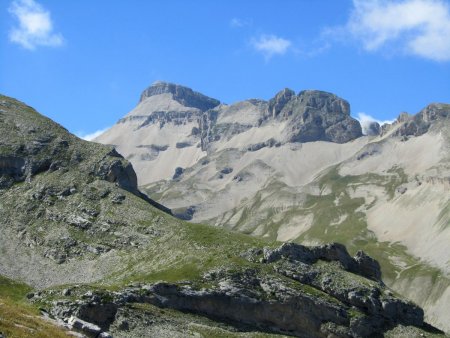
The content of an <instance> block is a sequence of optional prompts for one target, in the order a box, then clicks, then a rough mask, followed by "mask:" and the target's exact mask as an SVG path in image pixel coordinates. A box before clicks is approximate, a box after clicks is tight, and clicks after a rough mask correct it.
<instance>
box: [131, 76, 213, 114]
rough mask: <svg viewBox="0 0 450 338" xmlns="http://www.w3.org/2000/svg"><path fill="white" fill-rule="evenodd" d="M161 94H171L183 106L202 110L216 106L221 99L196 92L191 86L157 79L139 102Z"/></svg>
mask: <svg viewBox="0 0 450 338" xmlns="http://www.w3.org/2000/svg"><path fill="white" fill-rule="evenodd" d="M160 94H171V95H172V97H173V99H174V100H175V101H177V102H179V103H180V104H182V105H183V106H186V107H192V108H198V109H200V110H202V111H206V110H208V109H211V108H214V107H215V106H217V105H219V104H220V101H218V100H216V99H213V98H210V97H208V96H206V95H203V94H201V93H198V92H194V91H193V90H192V89H191V88H188V87H184V86H180V85H177V84H173V83H168V82H163V81H157V82H155V83H153V84H152V85H151V86H150V87H149V88H147V89H146V90H144V91H143V92H142V94H141V98H140V100H139V102H142V101H143V100H145V99H146V98H148V97H150V96H154V95H160Z"/></svg>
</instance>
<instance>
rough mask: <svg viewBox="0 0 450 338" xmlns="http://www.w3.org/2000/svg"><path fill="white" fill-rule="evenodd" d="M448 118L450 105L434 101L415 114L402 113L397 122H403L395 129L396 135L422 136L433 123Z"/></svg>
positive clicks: (449, 116)
mask: <svg viewBox="0 0 450 338" xmlns="http://www.w3.org/2000/svg"><path fill="white" fill-rule="evenodd" d="M448 118H450V105H449V104H443V103H433V104H430V105H428V106H427V107H425V108H424V109H423V110H422V111H420V112H419V113H418V114H416V115H414V116H409V115H408V114H406V113H403V114H401V115H400V116H399V117H398V119H397V122H398V123H403V124H402V125H401V126H400V127H399V129H397V130H396V131H395V133H394V135H395V136H420V135H423V134H425V133H426V132H427V131H428V130H429V129H430V127H431V126H432V125H433V124H435V123H437V122H439V121H440V120H443V119H448Z"/></svg>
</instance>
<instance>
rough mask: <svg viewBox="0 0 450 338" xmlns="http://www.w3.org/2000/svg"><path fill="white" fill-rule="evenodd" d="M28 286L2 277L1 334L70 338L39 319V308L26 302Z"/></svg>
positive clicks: (7, 335) (24, 337) (0, 295)
mask: <svg viewBox="0 0 450 338" xmlns="http://www.w3.org/2000/svg"><path fill="white" fill-rule="evenodd" d="M30 290H31V287H29V286H28V285H26V284H22V283H19V282H14V281H12V280H10V279H8V278H6V277H3V276H0V332H2V333H3V334H5V335H6V337H16V338H22V337H23V338H28V337H31V336H33V337H38V338H47V337H55V338H59V337H68V335H67V333H66V331H64V330H63V329H61V328H59V327H57V326H55V325H53V324H51V323H50V322H47V321H45V320H44V319H42V318H41V317H39V311H38V309H37V308H35V307H33V306H31V305H30V304H29V303H27V302H26V300H25V295H26V294H27V293H28V292H29V291H30Z"/></svg>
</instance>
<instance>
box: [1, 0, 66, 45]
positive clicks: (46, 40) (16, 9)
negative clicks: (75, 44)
mask: <svg viewBox="0 0 450 338" xmlns="http://www.w3.org/2000/svg"><path fill="white" fill-rule="evenodd" d="M9 12H10V13H11V15H12V16H13V17H14V18H16V19H17V21H18V23H17V26H15V27H13V28H12V29H11V31H10V32H9V39H10V41H11V42H14V43H17V44H19V45H21V46H22V47H24V48H26V49H30V50H34V49H35V48H36V47H38V46H50V47H56V46H61V45H62V44H63V42H64V39H63V37H62V35H61V34H60V33H55V32H54V30H53V22H52V19H51V16H50V12H49V11H48V10H46V9H45V8H44V7H42V5H40V4H39V3H37V2H36V1H34V0H14V1H13V2H12V3H11V6H10V7H9Z"/></svg>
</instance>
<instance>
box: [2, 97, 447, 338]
mask: <svg viewBox="0 0 450 338" xmlns="http://www.w3.org/2000/svg"><path fill="white" fill-rule="evenodd" d="M0 159H1V161H0V163H1V167H0V168H1V177H0V181H1V182H2V184H1V185H0V201H1V202H0V212H1V214H2V218H1V220H0V248H1V250H2V255H1V256H0V274H1V275H3V276H5V277H8V278H9V279H5V277H1V278H0V284H1V288H0V304H1V305H0V332H2V335H3V336H6V337H14V336H15V335H20V334H21V335H24V334H23V333H20V334H19V333H18V332H19V331H20V330H22V331H20V332H32V333H33V334H38V333H39V332H38V331H37V330H38V328H37V327H36V326H33V327H29V326H27V325H29V324H27V323H28V322H29V318H30V315H29V314H27V313H28V312H26V311H29V310H25V308H24V307H23V302H25V301H26V300H25V294H21V293H19V294H18V292H19V291H17V290H29V289H30V288H31V289H32V290H31V292H28V294H27V296H26V298H28V299H29V301H31V304H32V306H33V307H34V308H35V309H37V308H40V309H41V311H43V313H44V314H45V315H47V316H48V317H50V318H52V320H53V321H54V322H55V323H59V324H60V325H62V327H66V328H67V329H69V330H75V331H78V332H80V333H81V334H83V335H84V336H87V337H108V336H111V335H112V336H117V337H143V336H158V337H185V336H189V335H197V336H200V337H214V336H227V337H233V336H239V337H242V336H248V337H252V336H255V334H261V335H263V336H264V335H265V336H268V337H270V336H271V335H272V336H274V335H277V334H283V335H289V336H299V337H367V336H371V335H377V334H385V335H387V336H389V335H394V336H395V332H412V333H414V334H436V335H438V336H439V335H440V333H439V331H437V330H435V329H433V328H432V327H430V326H428V325H427V324H425V323H424V319H423V311H422V310H421V309H420V308H419V307H418V306H416V305H414V304H413V303H411V302H408V301H406V300H404V299H401V298H399V297H397V296H394V295H393V294H392V293H391V292H390V291H389V289H388V288H386V287H385V285H384V284H383V282H381V280H380V276H381V272H380V267H379V264H378V263H377V262H376V261H374V260H373V259H372V258H370V257H369V256H367V255H366V254H364V253H363V252H358V253H357V254H356V255H355V256H354V257H351V256H350V255H349V254H348V252H347V250H346V249H345V247H343V246H342V245H339V244H329V245H325V246H319V247H306V246H302V245H297V244H284V245H281V246H280V243H276V242H273V241H266V240H259V239H256V238H251V237H249V236H245V235H242V234H238V233H234V232H230V231H227V230H224V229H220V228H214V227H210V226H205V225H201V224H191V223H185V222H182V221H180V220H177V219H175V218H174V217H172V216H171V215H170V214H168V213H167V212H165V211H166V209H165V208H164V207H162V206H160V205H158V204H156V203H154V202H152V201H151V200H150V199H149V198H148V197H146V196H144V195H143V194H142V193H140V192H139V190H138V189H137V187H136V179H135V173H134V170H133V168H132V167H131V166H130V165H129V163H128V162H127V161H126V160H124V159H123V158H122V157H121V156H120V155H119V154H118V153H116V152H115V151H114V150H113V149H112V148H111V147H110V146H103V145H99V144H95V143H89V142H85V141H82V140H80V139H78V138H76V137H75V136H73V135H71V134H69V133H68V132H67V131H66V130H65V129H64V128H62V127H61V126H59V125H57V124H55V123H54V122H52V121H51V120H49V119H47V118H45V117H43V116H41V115H39V114H38V113H37V112H36V111H34V110H33V109H32V108H30V107H28V106H26V105H24V104H22V103H21V102H19V101H16V100H14V99H11V98H8V97H5V96H1V97H0ZM155 206H156V208H155ZM11 279H12V280H15V281H22V282H26V283H28V284H29V285H30V287H18V286H17V285H16V284H15V283H17V282H14V281H11ZM20 292H22V291H20ZM10 295H14V297H13V296H10ZM20 295H22V296H20ZM19 296H20V297H19ZM10 297H12V298H10ZM5 304H7V305H8V308H7V309H8V310H5ZM27 309H28V308H27ZM4 311H14V313H15V314H16V315H15V318H10V315H9V313H10V312H4ZM22 311H25V312H22ZM33 318H34V317H33ZM34 320H37V319H34ZM18 330H19V331H18ZM41 334H42V333H41ZM60 334H62V333H60ZM44 336H45V335H44ZM58 336H59V335H58Z"/></svg>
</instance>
